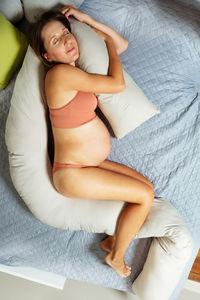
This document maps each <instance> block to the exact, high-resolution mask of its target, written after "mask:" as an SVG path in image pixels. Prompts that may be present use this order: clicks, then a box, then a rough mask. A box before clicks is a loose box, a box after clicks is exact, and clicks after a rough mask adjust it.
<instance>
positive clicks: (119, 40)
mask: <svg viewBox="0 0 200 300" xmlns="http://www.w3.org/2000/svg"><path fill="white" fill-rule="evenodd" d="M60 11H61V13H63V14H64V15H65V16H66V18H68V17H70V16H73V17H74V18H76V19H77V20H78V21H80V22H83V23H86V24H88V25H89V26H91V27H93V28H95V29H98V30H100V31H102V32H104V33H106V34H107V35H109V36H110V37H112V39H113V42H114V45H115V48H116V51H117V54H118V55H120V54H121V53H122V52H124V51H125V50H126V49H127V48H128V40H126V39H125V38H123V37H122V36H121V35H120V34H119V33H118V32H116V31H115V30H114V29H112V28H110V27H109V26H107V25H105V24H103V23H101V22H99V21H97V20H95V19H94V18H92V17H91V16H89V15H87V14H85V13H83V12H81V11H80V10H78V9H76V8H74V7H72V6H71V5H66V6H64V7H63V8H61V10H60Z"/></svg>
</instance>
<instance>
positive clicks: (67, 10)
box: [60, 5, 85, 22]
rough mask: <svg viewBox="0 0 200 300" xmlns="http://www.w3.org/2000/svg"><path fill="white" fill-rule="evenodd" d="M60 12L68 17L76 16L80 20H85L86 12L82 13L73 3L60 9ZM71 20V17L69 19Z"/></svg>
mask: <svg viewBox="0 0 200 300" xmlns="http://www.w3.org/2000/svg"><path fill="white" fill-rule="evenodd" d="M60 12H61V13H62V14H63V15H64V16H65V17H66V18H67V19H68V18H69V17H70V16H72V17H74V18H75V19H77V20H78V21H80V22H84V21H85V20H84V16H85V14H84V13H82V12H81V11H80V10H78V9H76V8H74V7H73V6H71V5H66V6H64V7H62V8H61V9H60ZM68 20H69V19H68Z"/></svg>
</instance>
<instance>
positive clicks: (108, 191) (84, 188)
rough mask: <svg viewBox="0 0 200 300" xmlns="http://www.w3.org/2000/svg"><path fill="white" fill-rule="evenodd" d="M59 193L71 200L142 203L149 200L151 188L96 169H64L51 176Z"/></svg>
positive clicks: (124, 177)
mask: <svg viewBox="0 0 200 300" xmlns="http://www.w3.org/2000/svg"><path fill="white" fill-rule="evenodd" d="M54 184H55V187H56V189H57V190H58V192H59V193H61V194H62V195H64V196H66V197H71V198H87V199H99V200H100V199H102V200H120V201H125V202H129V203H138V204H144V203H145V202H151V201H153V198H154V195H153V190H152V188H151V187H150V186H149V185H148V184H146V183H144V182H142V181H140V180H138V179H136V178H132V177H130V176H127V175H124V174H121V173H117V172H113V171H110V170H106V169H102V168H100V167H86V168H78V169H77V168H66V169H62V170H59V171H57V172H56V173H55V174H54Z"/></svg>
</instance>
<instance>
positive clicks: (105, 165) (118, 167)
mask: <svg viewBox="0 0 200 300" xmlns="http://www.w3.org/2000/svg"><path fill="white" fill-rule="evenodd" d="M99 167H100V168H102V169H106V170H110V171H113V172H117V173H121V174H124V175H127V176H131V177H133V178H135V179H138V180H140V181H143V182H144V183H146V184H148V185H149V186H150V187H151V188H152V189H153V184H152V183H151V181H149V180H148V179H147V178H146V177H144V176H143V175H142V174H140V173H138V172H137V171H135V170H134V169H131V168H129V167H127V166H125V165H122V164H120V163H116V162H114V161H110V160H107V159H106V160H104V161H103V162H102V163H101V164H100V165H99Z"/></svg>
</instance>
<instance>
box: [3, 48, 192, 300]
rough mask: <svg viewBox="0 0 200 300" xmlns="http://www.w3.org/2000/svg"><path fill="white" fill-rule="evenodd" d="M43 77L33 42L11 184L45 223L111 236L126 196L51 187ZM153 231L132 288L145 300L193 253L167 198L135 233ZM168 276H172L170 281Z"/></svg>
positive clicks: (9, 131) (15, 103) (16, 123)
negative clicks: (73, 195) (83, 195)
mask: <svg viewBox="0 0 200 300" xmlns="http://www.w3.org/2000/svg"><path fill="white" fill-rule="evenodd" d="M44 77H45V72H44V67H43V65H42V63H41V62H40V61H39V59H38V58H37V57H36V55H35V54H34V52H33V51H32V49H31V48H30V47H29V48H28V50H27V53H26V56H25V59H24V62H23V66H22V68H21V70H20V72H19V74H18V76H17V79H16V82H15V87H14V91H13V96H12V99H11V107H10V111H9V115H8V119H7V123H6V136H5V138H6V145H7V148H8V152H9V164H10V174H11V178H12V181H13V184H14V186H15V188H16V190H17V191H18V193H19V195H20V196H21V198H22V199H23V200H24V202H25V203H26V205H27V206H28V208H29V209H30V211H31V212H32V213H33V215H34V216H35V217H36V218H38V219H39V220H41V221H42V222H44V223H46V224H48V225H51V226H54V227H58V228H63V229H70V230H85V231H88V232H95V233H103V232H104V233H107V234H109V235H113V234H114V233H115V228H116V223H117V219H118V217H119V215H120V212H121V210H122V209H123V206H124V202H123V201H110V200H106V199H105V200H91V199H70V198H67V197H64V196H62V195H60V194H59V193H58V192H57V191H56V190H55V188H54V186H53V183H52V167H51V164H50V160H49V156H48V148H47V142H48V141H47V139H48V128H47V126H48V125H47V119H46V116H47V105H46V102H45V99H44ZM151 236H155V237H157V236H158V237H159V238H155V239H154V240H153V243H152V245H151V248H150V251H149V254H148V257H147V261H146V263H145V265H144V268H143V271H142V272H141V273H140V275H139V276H138V278H137V279H136V281H135V282H134V285H133V289H134V291H135V292H136V293H137V294H138V295H139V296H140V298H141V299H142V300H149V299H154V300H160V295H162V299H163V300H165V299H166V300H167V299H168V298H167V297H168V296H169V295H170V294H171V293H172V292H173V289H174V287H175V286H176V284H177V282H178V280H179V278H180V276H181V274H182V271H183V268H184V266H185V264H186V262H187V260H188V258H189V256H190V253H191V249H192V239H191V236H190V233H189V232H188V230H187V228H186V226H185V224H184V222H183V221H182V219H181V217H180V216H179V215H178V213H177V211H176V210H175V209H174V208H173V207H172V206H171V205H169V203H168V202H166V201H165V200H163V199H155V201H154V203H153V206H152V208H151V211H150V213H149V215H148V218H147V220H146V221H145V223H144V224H143V226H142V228H141V230H140V231H139V233H138V235H137V238H143V237H151ZM165 261H166V262H167V264H165ZM169 277H170V278H172V279H173V280H172V282H170V285H166V282H168V280H169ZM163 295H167V296H166V297H164V296H163ZM148 297H149V298H148Z"/></svg>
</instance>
